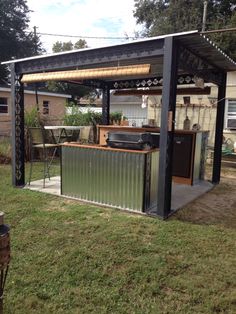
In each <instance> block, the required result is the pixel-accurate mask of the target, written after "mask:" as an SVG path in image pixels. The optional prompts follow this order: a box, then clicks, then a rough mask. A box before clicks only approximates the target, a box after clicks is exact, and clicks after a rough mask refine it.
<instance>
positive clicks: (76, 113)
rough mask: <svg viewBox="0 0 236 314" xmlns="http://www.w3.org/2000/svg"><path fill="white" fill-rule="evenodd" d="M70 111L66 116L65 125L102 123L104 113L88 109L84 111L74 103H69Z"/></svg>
mask: <svg viewBox="0 0 236 314" xmlns="http://www.w3.org/2000/svg"><path fill="white" fill-rule="evenodd" d="M68 107H70V113H69V114H66V115H65V117H64V120H63V121H64V125H97V124H101V123H102V114H101V113H98V112H94V111H92V110H88V112H85V113H83V112H82V111H81V110H80V108H79V107H78V106H76V105H74V103H69V105H68Z"/></svg>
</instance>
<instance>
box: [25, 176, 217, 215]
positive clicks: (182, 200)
mask: <svg viewBox="0 0 236 314" xmlns="http://www.w3.org/2000/svg"><path fill="white" fill-rule="evenodd" d="M60 185H61V178H60V176H57V177H52V178H51V179H50V180H49V179H46V181H45V188H44V187H43V180H37V181H33V182H31V183H30V185H26V186H25V189H29V190H32V191H38V192H43V193H48V194H52V195H57V196H62V195H61V190H60ZM212 188H213V184H211V183H210V182H208V181H201V182H199V183H198V184H195V185H194V186H191V185H185V184H177V183H173V185H172V196H171V209H172V211H176V210H178V209H180V208H182V207H184V206H185V205H187V204H188V203H190V202H192V201H194V200H195V199H197V198H198V197H200V196H201V195H203V194H205V193H206V192H208V191H210V190H211V189H212ZM67 198H69V197H68V196H67ZM73 199H74V198H73Z"/></svg>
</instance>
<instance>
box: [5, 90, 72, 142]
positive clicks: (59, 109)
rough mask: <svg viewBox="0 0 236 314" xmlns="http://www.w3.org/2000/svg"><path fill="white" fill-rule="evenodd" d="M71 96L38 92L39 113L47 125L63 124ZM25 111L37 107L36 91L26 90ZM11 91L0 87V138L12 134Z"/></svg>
mask: <svg viewBox="0 0 236 314" xmlns="http://www.w3.org/2000/svg"><path fill="white" fill-rule="evenodd" d="M70 98H71V96H70V95H64V94H57V93H52V92H42V91H39V92H38V102H39V111H40V114H41V117H42V119H43V120H44V121H45V122H46V123H47V124H53V125H55V124H58V123H61V121H62V119H63V117H64V115H65V106H66V103H67V101H68V100H69V99H70ZM24 102H25V111H30V110H31V109H32V108H33V107H35V106H36V96H35V91H32V90H27V89H25V90H24ZM11 114H12V111H11V89H10V88H9V87H1V86H0V136H10V134H11Z"/></svg>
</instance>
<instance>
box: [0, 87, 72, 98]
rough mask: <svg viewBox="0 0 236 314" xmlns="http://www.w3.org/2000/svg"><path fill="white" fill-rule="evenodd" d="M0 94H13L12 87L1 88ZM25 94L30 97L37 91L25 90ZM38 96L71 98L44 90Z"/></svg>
mask: <svg viewBox="0 0 236 314" xmlns="http://www.w3.org/2000/svg"><path fill="white" fill-rule="evenodd" d="M0 92H8V93H10V92H11V87H10V86H7V85H5V86H3V85H1V86H0ZM24 93H25V94H29V95H35V90H34V89H32V88H27V87H25V88H24ZM38 95H40V96H50V97H60V98H68V99H69V98H71V95H68V94H62V93H55V92H51V91H44V90H39V91H38Z"/></svg>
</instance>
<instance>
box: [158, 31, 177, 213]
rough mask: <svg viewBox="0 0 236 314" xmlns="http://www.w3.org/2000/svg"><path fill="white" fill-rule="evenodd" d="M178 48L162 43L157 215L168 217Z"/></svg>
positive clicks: (168, 38) (175, 44) (172, 41)
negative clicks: (162, 62) (162, 61)
mask: <svg viewBox="0 0 236 314" xmlns="http://www.w3.org/2000/svg"><path fill="white" fill-rule="evenodd" d="M177 61H178V46H177V43H176V42H175V41H174V39H173V37H167V38H166V39H165V43H164V64H163V90H162V106H161V129H160V159H159V179H158V198H157V215H159V216H161V217H162V218H166V217H168V215H169V213H170V210H171V189H172V155H173V138H174V127H175V123H174V120H175V107H176V89H177V75H178V64H177V63H178V62H177Z"/></svg>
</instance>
